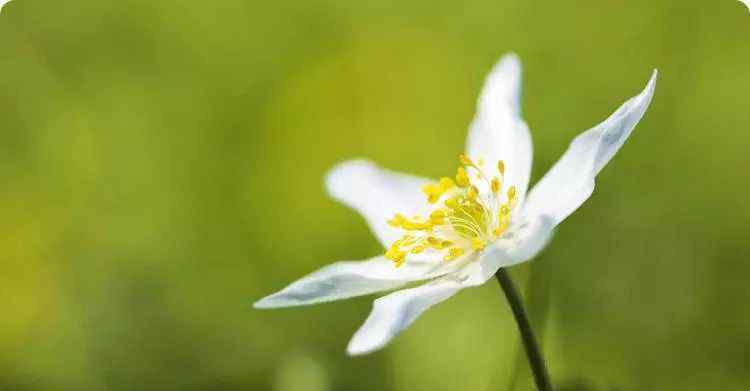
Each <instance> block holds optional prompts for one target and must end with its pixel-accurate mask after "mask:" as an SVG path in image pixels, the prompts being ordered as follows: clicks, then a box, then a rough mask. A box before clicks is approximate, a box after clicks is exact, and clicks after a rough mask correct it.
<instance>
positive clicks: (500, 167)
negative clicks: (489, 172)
mask: <svg viewBox="0 0 750 391" xmlns="http://www.w3.org/2000/svg"><path fill="white" fill-rule="evenodd" d="M497 171H498V172H499V173H500V175H505V162H504V161H502V160H498V161H497Z"/></svg>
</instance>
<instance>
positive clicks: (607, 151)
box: [523, 71, 657, 224]
mask: <svg viewBox="0 0 750 391" xmlns="http://www.w3.org/2000/svg"><path fill="white" fill-rule="evenodd" d="M656 76H657V72H656V71H654V73H653V75H652V76H651V80H649V82H648V84H647V85H646V88H645V89H644V90H643V92H641V93H640V94H639V95H637V96H635V97H633V98H631V99H629V100H628V101H627V102H625V103H624V104H623V105H622V106H620V108H619V109H617V111H615V112H614V113H613V114H612V115H611V116H609V118H607V119H606V120H605V121H604V122H602V123H600V124H599V125H597V126H595V127H593V128H591V129H589V130H587V131H585V132H583V133H581V134H580V135H578V137H576V138H575V139H573V142H571V143H570V146H569V147H568V150H567V151H566V152H565V154H563V156H562V157H561V158H560V160H559V161H558V162H557V163H555V165H554V166H553V167H552V169H550V170H549V172H547V174H546V175H545V176H544V177H543V178H542V179H541V180H540V181H539V182H538V183H537V184H536V186H534V188H533V189H531V191H530V192H529V196H528V198H527V200H526V205H525V207H524V211H523V213H524V214H525V215H526V216H538V215H548V216H551V217H552V218H553V219H554V221H555V224H559V223H560V222H561V221H562V220H564V219H565V218H566V217H568V216H569V215H570V214H571V213H573V212H574V211H575V210H576V209H577V208H578V207H579V206H580V205H581V204H582V203H583V202H584V201H586V199H588V198H589V196H590V195H591V193H592V192H593V191H594V178H595V177H596V175H597V174H598V173H599V171H600V170H601V169H602V168H603V167H604V165H606V164H607V162H609V160H610V159H612V156H614V155H615V153H616V152H617V150H619V149H620V147H621V146H622V144H623V143H624V142H625V140H626V139H627V138H628V136H630V133H631V132H632V131H633V128H634V127H635V125H636V124H638V121H640V119H641V117H643V114H644V113H645V112H646V109H647V108H648V105H649V103H651V98H652V96H653V94H654V87H655V86H656Z"/></svg>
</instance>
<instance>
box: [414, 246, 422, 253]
mask: <svg viewBox="0 0 750 391" xmlns="http://www.w3.org/2000/svg"><path fill="white" fill-rule="evenodd" d="M424 249H425V247H424V246H414V248H413V249H411V253H412V254H419V253H421V252H422V251H424Z"/></svg>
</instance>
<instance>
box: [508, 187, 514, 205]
mask: <svg viewBox="0 0 750 391" xmlns="http://www.w3.org/2000/svg"><path fill="white" fill-rule="evenodd" d="M515 199H516V187H515V186H511V187H510V188H508V200H510V201H513V200H515Z"/></svg>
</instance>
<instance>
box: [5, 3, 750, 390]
mask: <svg viewBox="0 0 750 391" xmlns="http://www.w3.org/2000/svg"><path fill="white" fill-rule="evenodd" d="M749 38H750V14H749V13H748V10H747V9H746V8H745V7H744V6H742V4H740V3H739V2H737V1H734V0H715V1H705V0H693V1H670V0H661V1H655V0H629V1H624V0H620V1H616V0H610V1H601V0H576V1H573V0H565V1H529V0H495V1H468V2H455V1H442V0H439V1H428V0H413V1H371V2H365V1H350V0H310V1H288V0H276V1H273V2H261V1H257V0H224V1H216V2H210V1H194V0H189V1H188V0H167V1H146V0H129V1H99V0H96V1H95V0H89V1H83V0H75V1H74V0H71V1H44V0H15V1H13V2H11V3H9V4H8V5H7V6H6V7H5V8H4V9H3V12H2V15H0V113H2V114H1V115H2V121H1V123H2V125H1V127H0V181H1V182H0V183H1V184H2V185H1V186H0V389H2V390H64V389H70V390H73V389H75V390H132V389H139V390H150V389H154V390H156V389H159V390H178V389H179V390H212V389H213V390H219V389H221V390H231V389H236V390H271V391H338V390H363V391H367V390H379V391H380V390H396V391H398V390H403V391H419V390H430V391H440V390H452V391H453V390H471V391H477V390H479V391H481V390H529V389H532V388H531V387H532V386H531V383H530V379H529V374H528V370H527V369H526V363H525V362H524V361H523V360H522V358H521V357H520V356H519V346H518V340H517V332H516V329H515V325H514V323H513V322H512V319H511V315H510V313H509V311H508V309H507V306H506V303H505V301H504V299H503V297H502V296H501V295H500V290H499V288H498V287H497V286H496V284H487V285H486V286H483V287H481V288H478V289H472V290H467V291H465V292H463V293H461V294H459V295H458V296H457V297H455V298H453V299H451V300H449V301H447V302H445V303H444V304H442V305H439V306H436V307H435V308H433V309H431V310H430V311H428V312H427V313H426V314H425V315H424V316H423V317H422V318H420V319H419V320H418V321H417V322H416V323H415V324H414V325H413V327H411V328H410V329H409V330H408V331H406V332H405V333H404V334H403V335H401V336H400V337H399V338H397V339H396V340H395V342H394V343H393V344H392V345H390V346H389V347H388V348H387V349H385V350H383V351H381V352H378V353H376V354H373V355H369V356H365V357H359V358H354V359H352V358H348V357H347V356H346V355H345V353H344V349H345V346H346V343H347V342H348V340H349V338H350V337H351V335H352V334H353V332H354V331H355V330H356V329H357V328H358V327H359V325H360V324H361V323H362V322H363V321H364V319H365V317H366V316H367V314H368V313H369V310H370V305H371V304H370V301H371V298H369V297H366V298H361V299H354V300H349V301H345V302H339V303H334V304H326V305H320V306H315V307H306V308H301V309H287V310H277V311H258V310H252V309H251V308H250V305H251V303H252V302H253V301H255V300H256V299H258V298H260V297H262V296H264V295H266V294H268V293H271V292H273V291H275V290H278V289H280V288H282V287H283V286H285V285H286V284H287V283H289V282H291V281H292V280H294V279H296V278H298V277H300V276H302V275H304V274H306V273H308V272H310V271H312V270H315V269H317V268H318V267H320V266H322V265H324V264H326V263H329V262H331V261H335V260H342V259H359V258H366V257H369V256H371V255H373V254H376V253H378V252H380V251H381V249H380V248H379V245H378V244H377V243H376V241H375V239H374V238H373V237H372V235H371V234H370V233H369V232H368V228H367V226H366V225H365V223H364V221H363V220H362V219H361V218H360V217H359V216H358V215H357V214H356V213H354V212H353V211H351V210H349V209H347V208H345V207H344V206H341V205H338V204H336V203H335V202H333V201H331V200H329V199H328V198H327V197H326V196H325V192H324V190H323V186H322V177H323V175H324V173H325V172H326V170H327V169H328V168H329V167H331V166H332V165H333V164H335V163H336V162H339V161H342V160H345V159H348V158H353V157H369V158H371V159H373V160H375V161H377V162H378V163H380V164H382V165H383V166H385V167H388V168H391V169H398V170H403V171H407V172H412V173H417V174H420V175H426V176H433V177H437V176H440V175H443V174H445V173H451V172H452V170H454V169H455V164H456V163H455V157H456V155H457V154H458V153H459V152H461V151H462V149H463V144H464V139H465V137H466V129H467V126H468V123H469V121H470V119H471V117H472V115H473V112H474V105H475V101H476V97H477V94H478V93H479V89H480V86H481V84H482V80H483V79H484V77H485V75H486V73H487V72H488V70H489V69H490V67H491V66H492V64H493V63H494V61H495V60H497V59H498V58H499V56H500V55H501V54H503V53H505V52H507V51H516V52H517V53H518V54H519V55H520V56H521V58H522V60H523V62H524V71H525V73H524V96H523V106H524V114H525V117H526V119H527V121H528V122H529V124H530V126H531V129H532V135H533V138H534V142H535V151H534V153H535V162H534V171H533V179H538V178H539V177H540V176H541V175H542V174H543V173H544V172H545V170H546V169H547V168H548V167H549V166H550V165H551V164H552V163H553V162H554V161H555V160H556V159H557V157H558V156H559V155H560V154H561V153H562V152H563V151H564V149H565V148H566V147H567V144H568V142H569V141H570V140H571V139H572V138H573V137H574V136H575V135H576V134H577V133H579V132H580V131H583V130H585V129H587V128H589V127H590V126H592V125H594V124H596V123H598V122H599V121H601V120H603V119H604V118H605V117H606V116H608V115H609V114H610V113H611V112H612V111H613V110H614V109H615V108H617V106H618V105H619V104H620V103H622V102H623V101H624V100H625V99H627V98H629V97H630V96H633V95H635V94H636V93H637V92H639V91H640V90H641V89H642V88H643V86H644V85H645V83H646V81H647V78H648V76H649V74H650V72H651V70H652V69H653V68H659V70H660V72H661V73H660V80H659V82H658V84H657V89H656V96H655V97H654V101H653V103H652V105H651V108H650V110H649V112H648V113H647V114H646V117H645V118H644V120H643V121H642V122H641V124H640V125H639V126H638V128H637V129H636V131H635V133H634V134H633V137H631V139H630V140H629V141H628V143H627V144H626V145H625V147H624V148H623V149H622V151H621V153H620V154H619V155H618V156H617V157H616V158H615V159H614V160H613V161H612V162H611V163H610V165H609V166H608V167H607V168H606V169H605V170H604V171H603V172H602V174H601V175H600V176H599V178H598V187H597V190H596V191H595V194H594V196H593V197H592V198H591V199H590V201H589V202H588V203H587V204H585V206H584V207H583V208H581V209H580V210H579V211H578V212H576V213H575V214H574V215H572V216H571V217H570V218H569V219H567V221H565V222H564V223H563V224H562V225H561V226H560V227H559V230H558V232H557V236H556V237H555V240H554V241H553V242H552V244H551V245H550V246H549V247H548V249H547V250H546V251H545V252H544V253H543V254H542V256H541V257H540V258H539V259H537V260H536V261H534V262H532V263H529V264H525V265H522V266H518V267H515V268H514V269H513V270H512V273H513V276H514V278H516V279H517V281H519V282H520V283H521V284H522V285H523V286H524V287H525V288H526V289H525V292H526V296H527V299H528V301H529V305H530V308H531V312H532V316H533V318H532V321H533V322H534V324H535V325H536V328H537V332H538V333H539V334H542V335H543V341H544V345H545V351H546V354H547V358H548V361H549V366H550V370H551V372H552V376H553V378H554V382H555V383H556V384H557V385H559V386H560V387H561V389H563V390H704V389H706V390H718V389H721V390H747V389H750V332H748V330H750V306H748V302H750V289H748V286H747V285H748V284H747V282H746V281H747V276H748V274H750V263H748V256H747V248H748V241H749V240H748V232H749V229H748V223H749V222H750V203H748V202H746V198H747V197H746V195H747V194H748V191H750V183H748V169H750V158H749V155H748V147H747V145H748V143H750V132H748V130H750V110H748V105H749V103H748V102H749V100H748V95H749V94H750V66H749V64H750V39H749Z"/></svg>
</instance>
